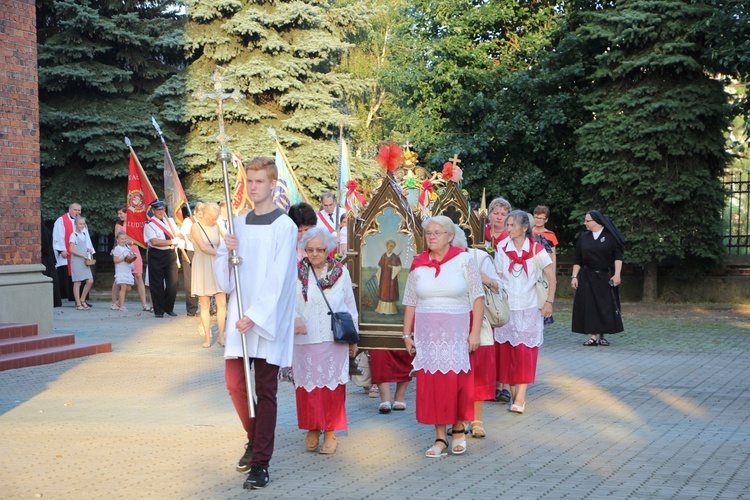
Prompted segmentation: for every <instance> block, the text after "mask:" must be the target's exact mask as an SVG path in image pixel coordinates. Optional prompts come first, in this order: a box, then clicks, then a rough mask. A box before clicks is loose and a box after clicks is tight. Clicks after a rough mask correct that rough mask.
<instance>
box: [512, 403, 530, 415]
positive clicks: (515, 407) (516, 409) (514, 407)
mask: <svg viewBox="0 0 750 500" xmlns="http://www.w3.org/2000/svg"><path fill="white" fill-rule="evenodd" d="M525 409H526V401H524V402H523V404H522V405H517V404H515V403H513V404H512V405H510V409H509V410H508V411H510V412H513V413H518V414H521V413H523V411H524V410H525Z"/></svg>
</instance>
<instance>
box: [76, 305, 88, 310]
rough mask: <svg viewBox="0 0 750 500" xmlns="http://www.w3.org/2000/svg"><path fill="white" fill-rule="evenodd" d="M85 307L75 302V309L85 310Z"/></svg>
mask: <svg viewBox="0 0 750 500" xmlns="http://www.w3.org/2000/svg"><path fill="white" fill-rule="evenodd" d="M85 310H86V308H85V307H83V306H82V305H81V304H76V311H85Z"/></svg>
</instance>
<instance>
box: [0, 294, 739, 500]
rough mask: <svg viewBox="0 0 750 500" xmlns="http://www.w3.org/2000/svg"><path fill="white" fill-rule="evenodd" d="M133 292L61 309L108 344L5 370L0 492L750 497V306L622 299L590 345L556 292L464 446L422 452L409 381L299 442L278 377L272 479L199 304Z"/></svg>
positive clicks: (357, 404) (355, 394)
mask: <svg viewBox="0 0 750 500" xmlns="http://www.w3.org/2000/svg"><path fill="white" fill-rule="evenodd" d="M128 306H129V309H130V311H131V312H129V313H127V315H124V314H122V313H119V312H114V311H110V310H109V308H108V304H106V303H97V304H95V306H94V308H93V309H92V310H91V311H89V312H80V311H76V310H75V309H74V308H73V307H70V306H68V305H67V304H66V305H65V307H63V308H61V309H56V310H55V331H56V332H57V333H68V332H73V333H75V334H76V336H77V339H79V340H81V341H84V340H104V339H106V340H109V341H111V342H112V346H113V352H112V353H110V354H103V355H97V356H92V357H88V358H82V359H76V360H69V361H64V362H61V363H57V364H52V365H46V366H40V367H32V368H25V369H21V370H10V371H6V372H0V388H1V389H0V498H48V499H87V498H126V499H129V498H206V499H223V498H227V499H228V498H248V497H258V498H291V499H294V498H308V499H309V498H331V499H335V498H340V499H349V498H352V499H353V498H373V499H379V498H415V499H433V498H442V499H446V498H456V499H471V498H476V499H485V498H486V499H491V498H492V499H494V498H605V497H606V498H676V499H683V498H701V499H703V498H750V369H749V367H750V306H744V307H728V306H686V305H680V306H668V305H661V306H653V307H647V306H640V305H632V304H629V305H625V306H624V308H623V309H624V310H623V316H624V318H625V325H626V328H627V332H626V333H625V334H622V335H617V336H612V337H610V339H611V341H612V346H611V347H593V348H584V347H582V346H581V343H582V342H583V341H584V340H585V337H584V336H582V335H576V334H572V333H571V332H570V313H569V310H570V304H558V311H557V313H556V322H555V323H554V324H553V325H551V326H549V327H548V328H547V329H546V332H545V343H544V345H543V347H542V348H541V351H540V360H539V367H538V373H537V383H536V384H534V385H533V386H532V387H531V388H530V390H529V394H528V404H527V409H526V413H525V414H524V415H515V414H511V413H508V411H507V405H504V404H501V403H487V404H486V405H485V418H484V421H485V428H486V430H487V434H488V437H487V438H485V439H472V438H470V439H469V440H468V451H467V453H466V454H465V455H462V456H448V457H446V458H441V459H427V458H425V457H424V450H425V449H426V448H427V447H429V446H430V444H431V443H432V439H433V430H432V428H431V427H428V426H425V425H420V424H418V423H417V422H416V421H415V417H414V388H413V386H410V388H409V391H408V393H407V396H408V397H407V403H408V408H407V410H406V411H404V412H393V413H391V414H389V415H380V414H379V413H378V412H377V400H375V399H370V398H368V397H367V395H366V394H365V393H364V392H363V391H362V389H359V388H357V387H355V386H353V385H350V386H349V389H348V394H347V411H348V418H349V431H348V432H347V433H342V435H341V436H340V437H339V449H338V451H337V453H336V454H335V455H332V456H323V455H319V454H317V453H309V452H305V450H304V445H303V440H304V436H305V433H304V431H300V430H299V429H297V425H296V412H295V407H294V392H293V389H292V386H291V385H290V384H286V383H285V384H282V385H281V386H280V391H279V406H280V411H279V421H278V427H277V434H276V451H275V454H274V458H273V461H272V463H271V468H270V474H271V483H270V484H269V486H268V487H267V488H266V489H265V490H262V491H259V490H253V491H246V490H243V489H242V482H243V480H244V476H243V475H241V474H238V473H237V472H235V471H234V465H235V463H236V461H237V459H238V458H239V456H240V455H241V454H242V451H243V444H244V442H243V433H242V431H241V427H240V424H239V421H238V419H237V417H236V416H235V414H234V410H233V408H232V406H231V403H230V400H229V397H228V395H227V392H226V389H225V388H224V381H223V358H222V352H221V349H220V348H218V347H216V346H214V347H211V348H210V349H201V347H200V345H201V343H202V338H201V337H200V336H199V335H198V333H197V330H196V327H197V325H198V321H197V319H196V318H188V317H186V316H185V315H184V314H183V315H181V316H180V317H177V318H166V319H156V318H154V317H153V315H149V314H146V313H138V312H136V309H138V308H139V307H138V304H137V303H133V304H132V305H131V304H128ZM183 312H184V311H183Z"/></svg>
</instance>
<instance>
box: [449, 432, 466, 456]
mask: <svg viewBox="0 0 750 500" xmlns="http://www.w3.org/2000/svg"><path fill="white" fill-rule="evenodd" d="M456 434H463V436H461V437H460V438H457V437H456ZM451 444H452V446H451V452H453V454H454V455H463V454H464V453H466V427H464V428H463V429H461V430H458V429H453V438H452V439H451ZM456 448H458V449H456Z"/></svg>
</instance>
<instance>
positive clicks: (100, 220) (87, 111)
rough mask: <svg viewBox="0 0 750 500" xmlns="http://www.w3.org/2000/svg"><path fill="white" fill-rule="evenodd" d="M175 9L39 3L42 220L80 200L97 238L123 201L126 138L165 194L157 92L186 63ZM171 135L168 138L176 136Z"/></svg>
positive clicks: (67, 0) (66, 0) (80, 1)
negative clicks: (156, 123) (153, 121)
mask: <svg viewBox="0 0 750 500" xmlns="http://www.w3.org/2000/svg"><path fill="white" fill-rule="evenodd" d="M175 6H176V3H175V2H173V1H154V2H148V3H143V2H133V1H119V2H117V1H110V2H106V1H104V2H95V1H92V0H75V1H74V0H38V2H37V28H38V30H37V32H38V35H37V36H38V43H39V47H38V53H39V100H40V138H41V164H42V213H43V216H44V218H45V219H52V218H55V217H57V216H59V215H60V214H61V213H63V212H65V211H66V210H67V207H68V205H69V204H70V203H71V202H73V201H77V202H79V203H81V205H82V206H83V207H84V210H85V214H86V215H87V216H88V217H89V218H90V226H91V227H92V229H93V231H95V232H106V233H108V232H109V231H111V220H112V219H113V217H112V216H113V215H116V212H115V208H116V207H119V206H121V205H123V204H124V203H125V200H126V194H127V193H126V191H127V189H126V185H127V171H128V154H129V153H128V149H127V147H126V146H125V144H124V142H123V138H124V137H125V136H128V137H130V139H131V140H132V142H133V147H134V148H135V150H136V152H137V153H138V155H139V158H140V160H141V162H142V163H143V166H144V168H146V169H147V171H149V172H150V175H151V177H152V178H151V180H152V183H153V184H154V186H155V188H156V189H157V192H158V193H161V189H160V187H161V173H160V172H158V173H157V171H156V168H157V166H158V167H160V166H161V163H162V156H163V149H162V148H161V145H160V143H159V141H158V140H155V139H154V136H155V131H154V129H153V127H152V126H151V122H150V120H151V116H152V115H157V113H158V112H159V106H158V105H156V103H154V102H153V101H152V100H151V97H152V94H153V93H154V90H155V89H156V88H157V87H158V86H159V85H161V84H162V83H164V81H166V80H167V79H168V78H169V77H170V76H171V75H173V74H175V73H176V72H177V70H178V67H179V65H180V64H181V62H182V41H181V36H180V24H181V23H180V19H179V17H178V16H176V15H175V14H174V13H171V14H170V13H169V9H172V11H174V8H175ZM170 132H171V131H170V130H169V129H167V130H165V133H166V134H167V135H168V136H172V135H173V134H171V133H170Z"/></svg>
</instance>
